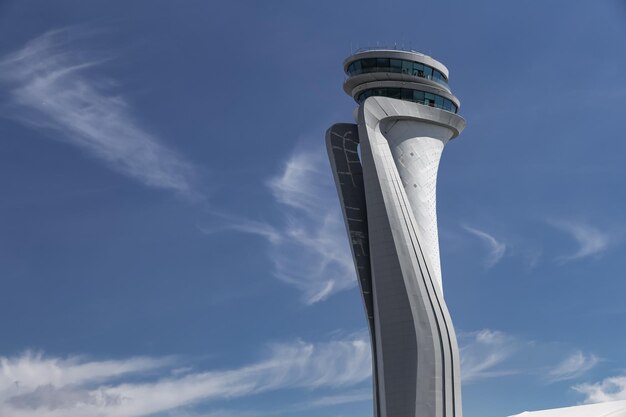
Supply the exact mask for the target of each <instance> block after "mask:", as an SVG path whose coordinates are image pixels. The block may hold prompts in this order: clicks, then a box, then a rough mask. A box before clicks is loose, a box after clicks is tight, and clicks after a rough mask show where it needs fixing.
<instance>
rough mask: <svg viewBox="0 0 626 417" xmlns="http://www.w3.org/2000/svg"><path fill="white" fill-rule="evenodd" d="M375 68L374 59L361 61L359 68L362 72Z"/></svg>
mask: <svg viewBox="0 0 626 417" xmlns="http://www.w3.org/2000/svg"><path fill="white" fill-rule="evenodd" d="M375 67H376V58H370V59H363V60H361V68H363V70H364V71H368V70H370V69H372V68H375Z"/></svg>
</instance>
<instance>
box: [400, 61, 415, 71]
mask: <svg viewBox="0 0 626 417" xmlns="http://www.w3.org/2000/svg"><path fill="white" fill-rule="evenodd" d="M412 70H413V63H411V62H409V61H402V73H403V74H411V73H412Z"/></svg>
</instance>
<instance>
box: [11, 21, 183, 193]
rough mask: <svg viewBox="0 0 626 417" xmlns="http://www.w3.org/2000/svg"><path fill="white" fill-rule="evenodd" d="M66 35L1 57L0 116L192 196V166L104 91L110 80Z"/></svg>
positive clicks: (159, 185) (50, 35)
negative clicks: (2, 99) (1, 103)
mask: <svg viewBox="0 0 626 417" xmlns="http://www.w3.org/2000/svg"><path fill="white" fill-rule="evenodd" d="M74 32H75V30H74V31H73V32H72V33H71V35H75V33H74ZM69 35H70V30H69V29H65V30H57V31H52V32H48V33H45V34H44V35H42V36H40V37H38V38H35V39H34V40H32V41H30V42H28V43H27V44H26V45H25V46H24V47H23V48H22V49H20V50H18V51H16V52H14V53H12V54H9V55H7V56H4V57H2V58H0V81H2V82H3V83H4V84H5V88H6V89H7V90H8V92H9V94H8V103H7V104H8V105H9V106H10V108H12V111H11V112H9V113H8V114H6V115H7V116H9V117H13V118H15V119H16V120H18V121H20V122H22V123H23V124H25V125H27V126H30V127H33V128H37V129H42V130H44V131H46V132H47V133H48V134H49V136H50V137H51V138H54V139H56V140H60V141H63V142H66V143H68V144H71V145H73V146H76V147H78V148H81V149H82V150H84V151H85V152H87V153H88V154H90V155H91V156H93V157H95V158H97V159H99V160H101V161H103V162H104V163H105V164H106V165H107V166H108V167H109V168H111V169H113V170H114V171H116V172H119V173H121V174H124V175H126V176H129V177H130V178H133V179H134V180H136V181H138V182H140V183H141V184H143V185H147V186H150V187H156V188H161V189H167V190H171V191H175V192H177V193H179V194H180V195H184V196H188V197H191V196H193V195H194V194H195V193H194V190H193V185H192V182H193V178H194V177H195V172H194V171H195V169H194V168H193V166H192V165H191V164H190V163H188V162H187V161H185V160H184V159H183V158H181V157H180V156H179V155H177V154H176V153H175V152H174V151H172V150H171V149H169V148H168V147H166V146H165V145H163V144H162V143H161V142H160V141H159V140H158V139H157V138H156V137H155V136H154V135H152V134H150V133H148V132H147V131H146V130H145V129H144V128H142V127H141V126H140V124H139V123H138V122H137V121H136V120H135V119H134V118H133V117H132V115H131V113H132V109H131V107H130V106H129V104H128V103H127V101H126V100H125V99H124V97H122V96H120V95H116V94H113V93H112V92H111V89H112V85H114V82H112V81H111V80H109V79H106V78H103V77H98V76H96V75H94V74H93V71H92V70H93V69H94V67H97V66H98V64H99V62H97V61H95V60H87V59H85V57H84V55H85V51H81V50H77V49H75V48H73V45H70V44H69V43H68V42H67V41H66V39H68V38H69ZM5 113H6V112H5Z"/></svg>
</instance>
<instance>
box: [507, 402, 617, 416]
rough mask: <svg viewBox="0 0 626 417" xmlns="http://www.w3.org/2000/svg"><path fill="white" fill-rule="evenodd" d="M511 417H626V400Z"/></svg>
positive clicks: (530, 412)
mask: <svg viewBox="0 0 626 417" xmlns="http://www.w3.org/2000/svg"><path fill="white" fill-rule="evenodd" d="M509 417H626V401H612V402H608V403H599V404H587V405H579V406H576V407H565V408H555V409H552V410H542V411H525V412H523V413H521V414H515V415H514V416H509Z"/></svg>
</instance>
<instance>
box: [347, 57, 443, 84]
mask: <svg viewBox="0 0 626 417" xmlns="http://www.w3.org/2000/svg"><path fill="white" fill-rule="evenodd" d="M370 72H395V73H398V74H408V75H413V76H415V77H422V78H427V79H429V80H433V81H435V82H438V83H439V84H443V85H448V79H447V78H446V76H445V75H443V73H442V72H441V71H439V70H437V69H435V68H433V67H430V66H428V65H426V64H422V63H421V62H413V61H406V60H404V59H389V58H364V59H359V60H357V61H354V62H352V63H351V64H350V65H348V75H349V76H353V75H359V74H366V73H370Z"/></svg>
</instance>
